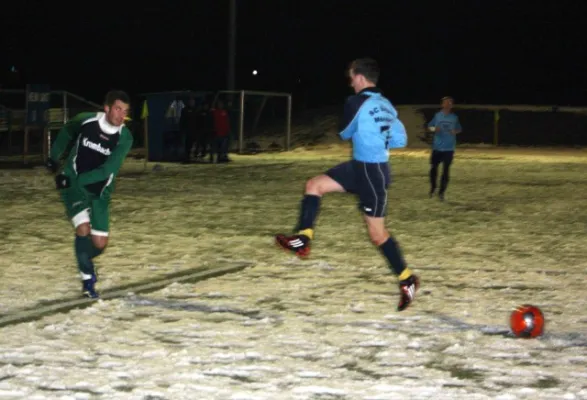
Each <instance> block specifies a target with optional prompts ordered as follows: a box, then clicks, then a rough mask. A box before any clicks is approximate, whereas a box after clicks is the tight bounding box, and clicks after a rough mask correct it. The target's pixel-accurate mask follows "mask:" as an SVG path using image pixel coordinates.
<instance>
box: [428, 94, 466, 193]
mask: <svg viewBox="0 0 587 400" xmlns="http://www.w3.org/2000/svg"><path fill="white" fill-rule="evenodd" d="M453 104H454V100H453V98H452V97H443V98H442V100H441V106H442V110H440V111H439V112H437V113H436V115H434V118H432V121H430V122H429V123H428V129H429V130H430V131H431V132H434V140H433V142H432V155H431V157H430V197H432V196H434V192H435V191H436V181H437V177H438V166H439V165H440V164H441V163H442V177H441V178H440V190H439V191H438V196H439V198H440V200H444V193H445V192H446V188H447V187H448V180H449V171H450V166H451V164H452V161H453V158H454V154H455V149H456V146H457V137H456V135H458V134H459V133H461V131H462V130H463V129H462V127H461V123H460V122H459V117H457V116H456V114H454V113H453V112H452V107H453Z"/></svg>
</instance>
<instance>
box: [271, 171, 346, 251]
mask: <svg viewBox="0 0 587 400" xmlns="http://www.w3.org/2000/svg"><path fill="white" fill-rule="evenodd" d="M344 191H345V190H344V189H343V187H342V186H341V185H340V184H339V183H338V182H336V181H335V180H334V179H332V178H331V177H329V176H328V175H324V174H322V175H318V176H315V177H314V178H312V179H310V180H308V181H307V182H306V187H305V191H304V198H303V199H302V203H301V210H300V217H299V222H298V225H297V231H298V233H297V234H295V235H291V236H288V235H285V234H278V235H276V236H275V241H276V242H277V244H278V245H279V246H280V247H282V248H283V249H285V250H289V251H293V252H294V253H295V254H296V255H297V256H298V257H307V256H308V255H309V254H310V241H311V240H313V239H314V223H315V221H316V218H317V216H318V212H319V210H320V201H321V199H322V196H323V195H325V194H326V193H334V192H338V193H342V192H344Z"/></svg>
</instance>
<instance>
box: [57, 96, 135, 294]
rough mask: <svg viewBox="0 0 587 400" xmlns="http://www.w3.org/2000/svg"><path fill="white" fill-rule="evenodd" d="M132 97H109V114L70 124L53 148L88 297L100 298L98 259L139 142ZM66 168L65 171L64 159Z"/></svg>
mask: <svg viewBox="0 0 587 400" xmlns="http://www.w3.org/2000/svg"><path fill="white" fill-rule="evenodd" d="M129 104H130V100H129V97H128V95H127V94H126V93H124V92H121V91H111V92H108V93H107V94H106V100H105V102H104V112H90V113H81V114H78V115H76V116H75V118H73V119H71V120H69V121H68V122H67V123H66V124H65V126H64V127H63V128H62V129H61V131H60V132H59V134H58V136H57V139H56V140H55V143H54V144H53V146H52V147H51V151H50V154H49V159H48V161H47V164H46V167H47V168H48V169H49V170H50V171H51V172H52V173H54V174H57V173H58V172H59V173H58V174H57V176H56V177H55V184H56V186H57V189H58V190H59V191H60V193H61V198H62V200H63V203H64V205H65V210H66V212H67V216H68V218H69V219H70V220H71V222H72V224H73V227H74V228H75V244H74V247H75V255H76V259H77V263H78V267H79V271H80V273H81V277H82V292H83V294H84V295H85V296H87V297H90V298H98V293H97V292H96V289H95V284H96V281H97V278H96V271H95V269H94V263H93V259H94V258H95V257H97V256H99V255H100V254H102V252H103V251H104V249H105V248H106V245H107V244H108V231H109V229H108V227H109V212H110V211H109V209H110V196H111V194H112V191H113V187H114V186H113V185H114V180H115V178H116V175H117V174H118V171H119V170H120V167H121V166H122V163H123V162H124V159H125V158H126V155H127V154H128V152H129V150H130V148H131V147H132V142H133V138H132V135H131V133H130V131H129V129H128V128H127V127H126V126H125V125H124V121H125V118H126V117H127V115H128V111H129ZM64 157H65V163H64V165H63V168H62V170H61V171H59V169H60V168H59V160H61V159H62V158H64Z"/></svg>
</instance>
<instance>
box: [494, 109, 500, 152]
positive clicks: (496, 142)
mask: <svg viewBox="0 0 587 400" xmlns="http://www.w3.org/2000/svg"><path fill="white" fill-rule="evenodd" d="M493 145H494V146H499V110H494V111H493Z"/></svg>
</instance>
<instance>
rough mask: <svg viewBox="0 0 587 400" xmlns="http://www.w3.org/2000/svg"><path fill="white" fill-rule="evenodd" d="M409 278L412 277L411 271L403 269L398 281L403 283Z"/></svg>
mask: <svg viewBox="0 0 587 400" xmlns="http://www.w3.org/2000/svg"><path fill="white" fill-rule="evenodd" d="M410 276H412V271H410V269H409V268H406V269H404V271H403V272H402V273H401V274H400V275H399V277H398V279H399V280H400V281H405V280H406V279H408V278H409V277H410Z"/></svg>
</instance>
